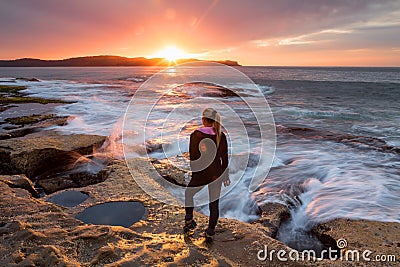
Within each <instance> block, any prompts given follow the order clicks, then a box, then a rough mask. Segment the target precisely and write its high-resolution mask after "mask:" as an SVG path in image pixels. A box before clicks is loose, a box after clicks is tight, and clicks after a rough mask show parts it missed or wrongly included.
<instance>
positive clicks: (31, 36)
mask: <svg viewBox="0 0 400 267" xmlns="http://www.w3.org/2000/svg"><path fill="white" fill-rule="evenodd" d="M0 36H1V42H0V59H16V58H25V57H29V58H41V59H62V58H69V57H78V56H88V55H119V56H126V57H139V56H145V57H153V56H155V55H159V53H158V52H159V51H160V50H163V49H164V48H165V47H169V46H174V47H176V48H177V49H180V50H183V51H185V52H186V53H187V55H188V56H191V57H196V58H200V59H213V60H224V59H230V60H236V61H238V62H239V63H240V64H243V65H264V66H400V1H398V0H393V1H391V0H386V1H383V0H337V1H336V0H291V1H289V0H219V1H217V0H210V1H207V0H201V1H200V0H193V1H188V0H186V1H185V0H181V1H177V0H168V1H167V0H164V1H162V0H142V1H137V0H68V1H64V0H0ZM181 52H182V51H181ZM157 53H158V54H157Z"/></svg>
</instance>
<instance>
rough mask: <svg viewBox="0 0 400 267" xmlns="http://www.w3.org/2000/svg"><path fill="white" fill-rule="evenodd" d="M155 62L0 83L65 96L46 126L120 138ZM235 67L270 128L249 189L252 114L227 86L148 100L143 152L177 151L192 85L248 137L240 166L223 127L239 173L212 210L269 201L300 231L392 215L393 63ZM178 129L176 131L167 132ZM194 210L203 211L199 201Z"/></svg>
mask: <svg viewBox="0 0 400 267" xmlns="http://www.w3.org/2000/svg"><path fill="white" fill-rule="evenodd" d="M162 69H163V68H159V67H95V68H92V67H85V68H78V67H68V68H0V77H1V78H0V84H10V85H25V86H27V90H25V91H24V92H25V93H27V94H29V95H31V96H37V97H42V98H56V99H63V100H69V101H74V102H73V103H71V104H65V105H54V107H52V109H53V110H52V112H53V113H56V114H59V115H63V116H65V115H70V116H72V117H73V119H72V120H71V121H70V122H69V124H68V125H66V126H62V127H61V126H57V127H53V128H54V129H55V130H57V131H60V132H62V133H66V134H67V133H87V134H99V135H107V136H111V137H113V138H114V140H116V142H118V141H119V142H120V140H121V127H122V121H123V119H124V115H125V112H126V111H127V107H128V105H129V103H130V100H131V98H132V97H133V96H134V94H135V92H136V91H137V90H138V88H140V86H141V85H143V83H144V82H145V81H146V80H148V79H149V78H150V77H152V75H154V74H156V73H157V72H159V71H161V70H162ZM236 70H238V71H240V72H242V73H244V74H245V75H247V76H248V77H249V78H250V79H252V80H253V81H254V83H255V84H256V85H257V87H258V88H259V89H260V91H261V92H262V95H263V99H262V100H263V101H264V99H266V100H267V102H268V104H269V108H270V111H271V112H272V115H273V122H274V123H275V126H274V127H275V128H276V133H277V135H276V140H273V141H274V142H275V141H276V150H275V151H274V152H275V155H274V157H273V158H271V163H272V166H271V168H270V169H269V166H267V165H268V164H266V165H265V166H264V167H265V168H264V169H261V170H264V171H265V172H266V173H268V175H267V176H266V178H265V180H264V179H263V181H262V182H261V183H260V184H259V186H258V187H257V189H256V190H255V191H254V192H249V190H247V188H248V185H249V179H248V177H249V176H250V175H251V174H252V173H253V172H254V170H253V169H252V168H253V167H254V164H253V163H254V162H258V160H259V159H260V153H262V152H260V150H258V149H257V148H258V146H259V144H260V142H263V141H264V140H262V138H263V137H261V136H260V129H259V127H258V126H257V125H256V123H254V122H255V119H254V116H253V117H252V116H248V115H247V114H249V110H248V107H246V106H245V105H244V104H243V103H242V102H240V101H238V99H237V96H236V95H234V94H229V93H228V94H226V92H225V93H223V94H220V95H218V92H219V91H220V88H218V87H211V86H210V85H208V84H201V83H200V84H192V85H191V86H189V87H185V88H184V91H180V92H178V93H176V94H175V95H173V94H171V95H170V96H169V97H170V98H166V99H163V101H159V102H157V108H156V109H154V110H155V111H154V112H153V113H152V115H151V116H149V117H148V118H147V120H148V121H147V122H148V125H147V127H148V136H146V139H145V143H146V147H147V148H148V152H149V156H151V157H154V158H163V157H165V155H167V156H171V157H173V156H176V155H179V154H182V153H184V152H187V149H188V140H189V139H188V138H189V134H190V131H192V130H193V129H194V128H195V127H196V125H198V124H199V123H200V121H199V117H198V116H199V114H191V115H190V116H192V119H191V120H190V121H188V120H187V116H188V114H183V113H190V112H194V111H195V110H197V109H196V108H197V106H196V104H195V103H191V102H190V101H188V100H189V99H193V98H196V97H197V96H199V95H202V94H203V95H202V96H203V97H211V98H215V99H219V98H221V99H223V102H224V103H228V105H231V106H232V107H233V110H235V111H238V110H239V111H238V112H239V113H240V114H239V117H240V118H242V119H243V118H245V123H244V125H245V127H246V128H247V131H248V133H249V143H250V145H249V146H247V149H249V147H250V149H251V151H250V153H249V155H250V160H249V162H248V163H247V166H245V167H244V168H246V170H245V171H244V170H243V169H242V170H240V169H241V168H239V167H238V166H240V155H239V153H238V152H237V151H236V150H235V149H233V147H234V145H236V147H237V146H239V147H240V148H241V149H244V148H245V147H241V146H240V144H242V143H243V142H244V141H243V140H241V139H240V137H237V138H236V139H235V134H237V135H239V132H237V133H236V132H235V131H239V130H236V128H234V127H233V128H231V130H230V133H229V135H230V136H231V137H232V138H231V139H230V143H229V145H230V157H231V160H230V169H231V175H232V176H233V177H236V176H235V173H236V172H239V171H242V172H243V171H244V174H243V175H242V176H241V177H242V178H240V180H238V181H237V182H236V183H235V186H234V187H233V188H232V189H231V190H230V191H229V192H227V194H226V195H225V196H224V197H223V198H222V200H221V202H220V203H221V216H222V217H229V218H236V219H239V220H242V221H252V220H255V219H257V218H258V215H257V208H256V205H255V203H258V204H263V203H268V202H279V203H285V204H288V205H289V206H290V207H291V215H292V218H291V221H290V228H291V229H294V228H301V229H305V230H307V229H308V230H309V229H310V228H311V227H312V226H314V225H315V224H317V223H320V222H324V221H329V220H331V219H334V218H350V219H367V220H376V221H392V222H400V153H399V148H400V103H399V101H400V68H341V67H337V68H333V67H332V68H325V67H237V68H236ZM191 71H193V72H196V70H191ZM172 75H176V74H172ZM215 75H217V76H218V73H215ZM17 77H27V78H32V77H35V78H38V79H39V80H40V82H32V81H24V80H15V79H14V78H17ZM166 82H168V81H166ZM171 86H175V87H176V86H179V84H171ZM204 87H207V88H208V89H207V90H211V91H212V93H209V91H207V94H206V95H204V92H205V91H202V90H205V89H204ZM234 87H235V88H239V90H241V91H240V92H241V93H243V94H247V95H249V97H251V96H252V94H253V92H252V91H251V90H252V88H249V87H246V86H245V85H243V84H237V85H236V86H234ZM154 90H157V88H154ZM154 92H155V91H154ZM182 92H185V93H184V94H183V93H182ZM151 98H152V95H148V96H147V98H144V99H142V100H143V103H145V104H146V101H150V100H151ZM260 101H261V100H260ZM181 104H182V105H184V106H185V110H186V111H187V112H183V113H182V114H180V113H179V112H178V113H177V114H178V115H176V116H175V118H174V122H175V123H174V125H169V126H168V125H167V126H165V125H164V131H163V136H162V137H163V138H160V134H159V133H160V125H162V121H163V120H164V119H165V118H166V117H165V116H166V115H167V114H168V112H169V111H170V110H171V107H176V106H177V105H181ZM30 108H32V107H30ZM35 108H37V110H30V111H29V112H31V113H35V112H39V113H40V112H41V109H40V107H35ZM128 110H129V109H128ZM24 112H26V111H24V106H23V105H22V106H19V107H15V108H10V109H8V110H6V111H4V112H3V113H1V114H0V120H2V119H4V117H12V116H18V114H24ZM267 114H268V112H267ZM131 115H132V114H131ZM134 115H135V114H133V118H131V119H132V120H134V119H135V116H134ZM163 116H164V117H163ZM246 116H248V117H246ZM222 117H223V119H224V113H222ZM180 120H181V122H180ZM227 121H228V120H227ZM160 123H161V124H160ZM180 123H181V124H182V125H179V124H180ZM138 125H139V124H138ZM177 125H178V126H179V127H177ZM126 127H127V126H126ZM135 127H136V126H135V124H134V123H133V124H129V127H128V128H129V131H130V132H131V134H132V136H131V137H133V136H135V133H137V129H135ZM138 127H139V126H138ZM179 129H181V132H180V133H179V136H180V138H179V140H176V131H178V130H179ZM134 139H135V138H133V139H132V140H134ZM242 141H243V142H242ZM266 141H271V140H266ZM271 142H272V141H271ZM138 145H140V144H138ZM160 147H161V148H163V150H160ZM396 149H397V150H396ZM239 150H240V149H239ZM272 150H273V149H272V148H271V151H272ZM116 156H118V157H123V155H116ZM125 156H127V157H135V156H143V155H140V153H127V154H125ZM185 164H186V167H187V162H186V163H185V162H184V163H183V165H185ZM268 170H269V172H268ZM202 211H203V212H204V213H207V209H206V208H205V209H202Z"/></svg>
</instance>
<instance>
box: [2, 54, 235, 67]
mask: <svg viewBox="0 0 400 267" xmlns="http://www.w3.org/2000/svg"><path fill="white" fill-rule="evenodd" d="M187 62H199V63H201V64H203V63H204V65H207V64H210V63H211V62H216V63H221V64H225V65H228V66H241V65H240V64H239V63H238V62H237V61H232V60H215V61H214V60H200V59H194V58H191V59H178V60H176V61H175V62H172V63H171V62H170V61H168V60H166V59H164V58H145V57H134V58H128V57H120V56H87V57H74V58H67V59H59V60H43V59H35V58H21V59H14V60H0V67H110V66H115V67H117V66H169V65H176V64H182V63H187Z"/></svg>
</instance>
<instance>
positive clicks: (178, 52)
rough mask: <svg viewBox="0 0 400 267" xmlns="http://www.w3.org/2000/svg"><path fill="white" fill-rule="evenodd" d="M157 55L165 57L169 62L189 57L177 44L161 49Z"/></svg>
mask: <svg viewBox="0 0 400 267" xmlns="http://www.w3.org/2000/svg"><path fill="white" fill-rule="evenodd" d="M155 57H161V58H165V59H166V60H168V61H169V62H176V60H177V59H181V58H187V57H188V54H187V53H186V52H185V51H183V50H182V49H180V48H177V47H175V46H167V47H165V48H164V49H162V50H160V51H159V52H158V53H157V54H156V55H155Z"/></svg>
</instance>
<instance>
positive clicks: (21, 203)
mask: <svg viewBox="0 0 400 267" xmlns="http://www.w3.org/2000/svg"><path fill="white" fill-rule="evenodd" d="M141 161H143V160H141V159H135V162H134V164H135V166H138V169H132V170H131V172H132V175H133V176H134V177H135V179H145V177H143V175H144V174H143V172H142V171H140V166H142V165H141V164H142V163H143V162H142V163H141ZM143 164H144V163H143ZM144 165H145V164H144ZM144 165H143V166H144ZM109 167H110V168H111V170H110V174H109V177H108V179H107V180H105V181H104V182H102V183H99V184H95V185H90V186H86V187H84V188H80V189H79V190H82V191H84V192H87V194H88V195H89V198H88V199H87V200H86V201H84V202H83V203H81V204H80V205H78V206H75V207H71V208H63V207H59V206H57V205H54V204H52V203H49V202H46V201H44V200H42V199H33V198H32V197H31V196H30V194H29V193H28V192H27V191H25V190H23V189H19V188H11V187H9V186H7V185H6V184H5V183H0V210H1V214H0V265H1V266H33V265H38V266H184V265H188V266H203V265H209V266H240V265H241V266H259V265H268V266H296V265H297V266H317V264H315V263H310V262H300V263H293V262H281V261H279V260H278V259H277V258H276V257H274V259H273V260H272V261H268V260H267V261H260V260H258V259H257V253H258V252H259V250H260V249H263V248H264V245H266V246H268V249H275V250H279V249H282V250H284V251H286V252H289V248H288V247H287V246H286V245H284V244H282V243H281V242H279V241H277V240H274V239H272V238H270V237H269V236H268V235H267V234H265V231H264V230H263V229H262V228H263V227H264V226H262V225H261V224H248V223H244V222H239V221H236V220H231V219H220V222H219V224H218V226H217V229H216V232H217V235H216V237H215V241H214V242H213V243H212V244H206V243H205V242H204V237H203V236H202V234H203V230H204V229H205V228H206V226H207V223H208V217H207V216H204V215H202V214H199V213H195V217H196V220H197V223H198V228H197V231H196V232H195V234H194V235H193V236H192V237H185V236H184V235H183V233H182V226H183V220H184V209H183V208H182V207H176V206H172V205H168V204H165V203H162V202H159V201H157V200H155V199H153V198H151V197H149V196H148V195H147V194H146V193H145V192H143V191H142V189H141V188H140V187H139V186H138V185H137V183H136V182H135V179H133V178H132V176H131V174H130V172H129V170H128V168H127V167H126V164H125V162H122V161H115V162H113V163H112V164H111V165H109ZM48 197H51V195H50V196H48ZM107 201H140V202H142V203H143V204H144V205H145V206H146V208H147V211H148V214H147V218H146V219H145V220H141V221H139V222H137V223H135V224H134V225H132V226H131V227H129V228H124V227H119V226H104V225H87V224H84V223H82V222H80V221H78V220H76V219H75V218H74V216H75V215H76V214H78V213H79V212H81V211H82V210H84V209H85V208H86V207H90V206H93V205H95V204H99V203H104V202H107ZM318 265H319V266H331V264H330V262H327V261H325V260H324V261H321V262H318Z"/></svg>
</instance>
